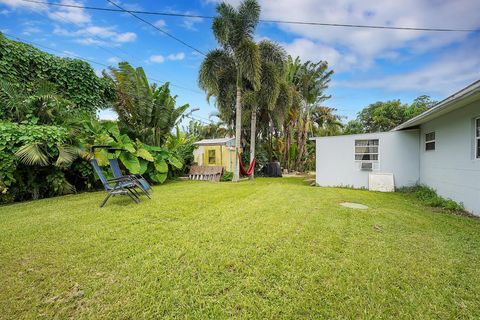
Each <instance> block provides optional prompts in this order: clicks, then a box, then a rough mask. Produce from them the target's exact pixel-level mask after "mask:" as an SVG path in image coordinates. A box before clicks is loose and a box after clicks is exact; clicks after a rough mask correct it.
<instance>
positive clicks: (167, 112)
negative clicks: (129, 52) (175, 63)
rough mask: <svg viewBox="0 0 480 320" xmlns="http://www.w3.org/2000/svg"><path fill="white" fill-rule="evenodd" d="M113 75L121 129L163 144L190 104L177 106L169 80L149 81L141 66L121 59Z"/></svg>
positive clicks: (115, 106) (144, 140) (145, 141)
mask: <svg viewBox="0 0 480 320" xmlns="http://www.w3.org/2000/svg"><path fill="white" fill-rule="evenodd" d="M112 74H113V78H114V81H115V84H116V91H117V99H116V101H115V103H114V104H113V109H114V110H115V111H116V112H117V114H118V117H119V120H120V123H119V125H120V129H121V130H122V131H125V132H126V133H127V134H128V135H129V136H130V137H132V138H138V139H140V141H142V142H144V143H147V144H151V145H155V146H160V145H162V144H163V143H164V142H165V140H166V138H167V137H168V133H170V131H171V130H172V129H173V128H174V127H175V126H176V125H177V124H178V123H179V122H180V121H181V120H182V119H183V116H184V115H185V111H186V110H187V109H188V107H189V105H188V104H184V105H182V106H179V107H176V98H177V96H172V95H171V94H170V89H169V83H168V82H167V83H165V84H164V85H162V86H160V87H157V86H156V84H149V83H148V79H147V76H146V75H145V71H143V68H141V67H140V68H136V69H135V68H133V67H132V66H131V65H130V64H129V63H127V62H120V63H119V64H118V68H117V69H112ZM192 111H193V110H192ZM192 111H191V112H192Z"/></svg>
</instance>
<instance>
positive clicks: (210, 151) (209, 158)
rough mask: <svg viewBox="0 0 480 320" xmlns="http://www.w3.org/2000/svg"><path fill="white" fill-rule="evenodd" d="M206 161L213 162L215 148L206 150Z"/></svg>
mask: <svg viewBox="0 0 480 320" xmlns="http://www.w3.org/2000/svg"><path fill="white" fill-rule="evenodd" d="M208 163H209V164H212V163H213V164H214V163H215V150H208Z"/></svg>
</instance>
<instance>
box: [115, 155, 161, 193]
mask: <svg viewBox="0 0 480 320" xmlns="http://www.w3.org/2000/svg"><path fill="white" fill-rule="evenodd" d="M108 161H109V162H110V168H111V169H112V172H113V176H114V177H115V178H117V179H120V178H130V179H131V180H133V181H135V182H137V183H138V187H139V188H140V189H141V190H142V191H143V192H144V193H145V195H146V196H147V197H149V198H150V195H149V193H148V192H149V191H151V190H152V187H151V186H150V184H149V183H148V181H147V180H146V179H145V178H144V177H142V175H141V174H129V175H123V174H122V170H120V165H119V163H118V159H116V158H113V159H108Z"/></svg>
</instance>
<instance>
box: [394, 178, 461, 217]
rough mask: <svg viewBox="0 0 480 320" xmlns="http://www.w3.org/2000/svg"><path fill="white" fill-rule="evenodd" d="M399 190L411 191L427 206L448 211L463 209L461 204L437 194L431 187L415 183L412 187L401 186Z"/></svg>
mask: <svg viewBox="0 0 480 320" xmlns="http://www.w3.org/2000/svg"><path fill="white" fill-rule="evenodd" d="M399 191H400V192H409V193H413V194H414V195H415V197H416V198H417V199H419V200H420V201H421V202H422V203H424V204H425V205H427V206H430V207H434V208H442V209H445V210H448V211H457V212H459V211H464V210H465V208H464V207H463V204H461V203H457V202H455V201H453V200H452V199H445V198H443V197H441V196H439V195H438V194H437V191H436V190H435V189H433V188H430V187H427V186H423V185H417V186H415V187H413V188H403V189H400V190H399Z"/></svg>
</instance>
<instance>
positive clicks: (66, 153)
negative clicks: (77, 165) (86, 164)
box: [55, 145, 82, 167]
mask: <svg viewBox="0 0 480 320" xmlns="http://www.w3.org/2000/svg"><path fill="white" fill-rule="evenodd" d="M57 149H58V157H57V161H56V162H55V165H56V166H58V167H67V166H69V165H70V164H72V162H73V161H75V159H76V158H77V157H78V156H79V155H80V154H81V153H82V150H81V149H80V148H78V147H75V146H72V145H58V146H57Z"/></svg>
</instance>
